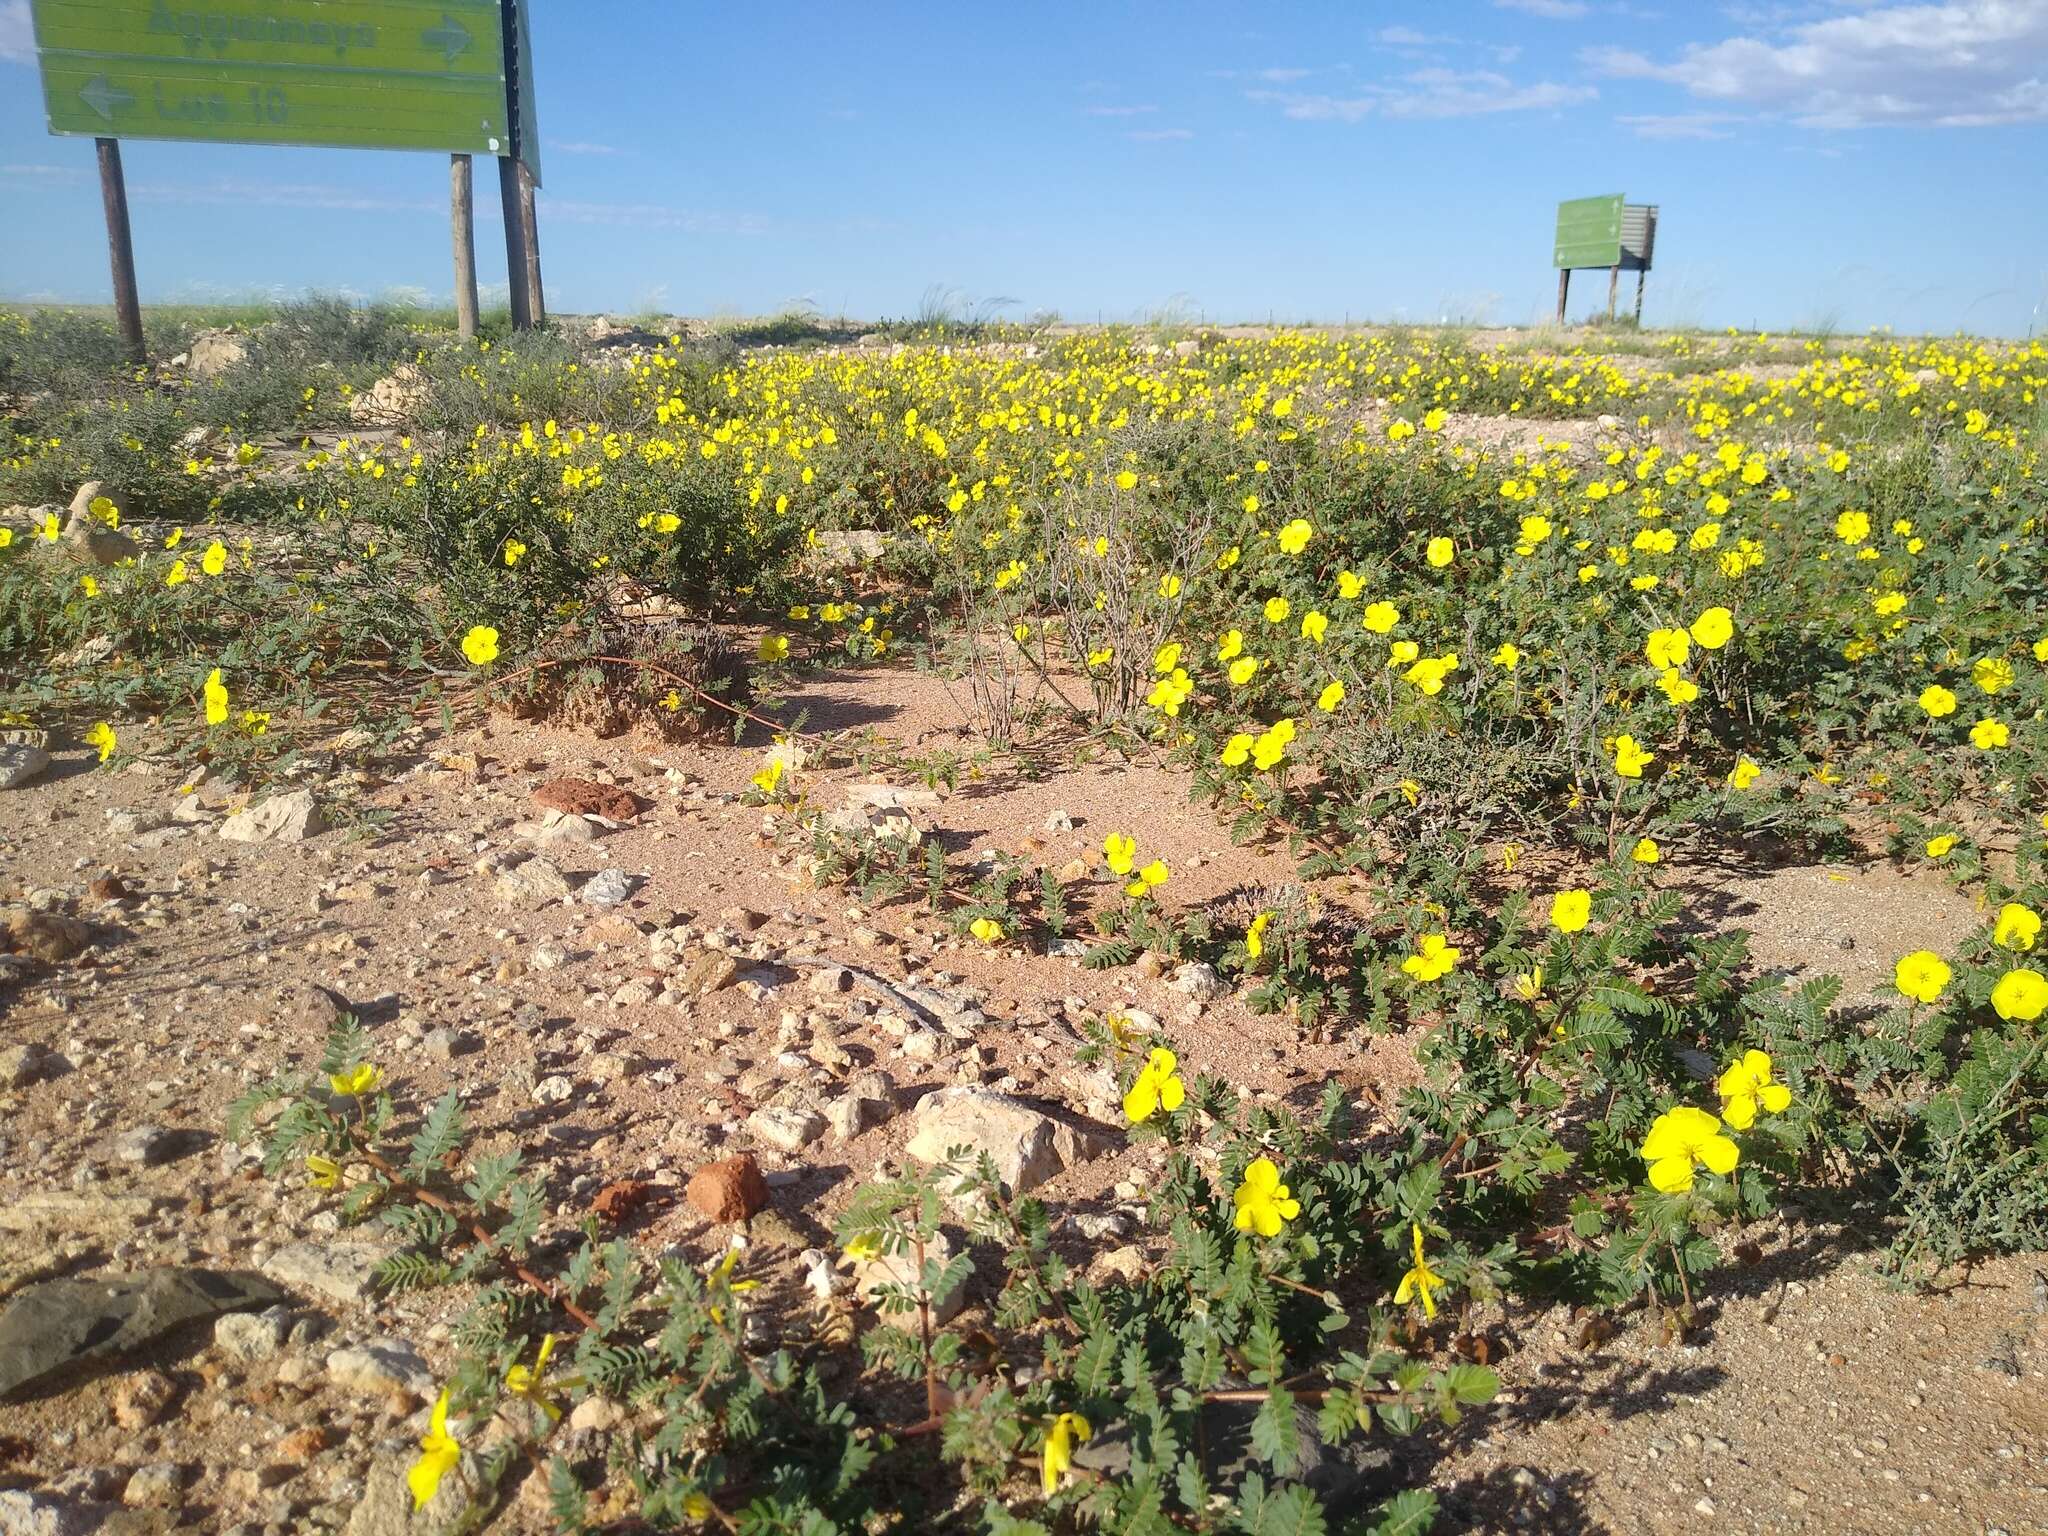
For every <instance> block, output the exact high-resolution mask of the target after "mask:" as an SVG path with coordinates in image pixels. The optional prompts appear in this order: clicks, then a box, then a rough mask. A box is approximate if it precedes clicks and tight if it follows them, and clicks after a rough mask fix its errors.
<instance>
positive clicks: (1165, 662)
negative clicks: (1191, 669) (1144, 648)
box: [1152, 640, 1180, 673]
mask: <svg viewBox="0 0 2048 1536" xmlns="http://www.w3.org/2000/svg"><path fill="white" fill-rule="evenodd" d="M1179 665H1180V642H1179V641H1178V640H1175V641H1172V642H1171V643H1169V644H1166V645H1162V646H1161V647H1159V649H1158V650H1156V651H1154V652H1153V653H1152V670H1153V671H1154V672H1161V673H1165V672H1171V671H1172V670H1173V669H1174V668H1175V667H1177V666H1179Z"/></svg>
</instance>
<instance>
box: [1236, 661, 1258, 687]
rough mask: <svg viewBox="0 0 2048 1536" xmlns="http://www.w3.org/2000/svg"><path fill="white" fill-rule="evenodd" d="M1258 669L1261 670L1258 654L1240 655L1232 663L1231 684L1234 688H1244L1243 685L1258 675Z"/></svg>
mask: <svg viewBox="0 0 2048 1536" xmlns="http://www.w3.org/2000/svg"><path fill="white" fill-rule="evenodd" d="M1258 671H1259V658H1258V657H1256V656H1240V657H1238V658H1237V660H1235V661H1233V662H1232V663H1231V664H1230V685H1231V687H1233V688H1242V687H1243V686H1244V685H1245V684H1246V683H1248V682H1250V681H1251V680H1252V679H1253V678H1254V677H1256V676H1257V675H1258Z"/></svg>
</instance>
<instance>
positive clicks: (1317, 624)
mask: <svg viewBox="0 0 2048 1536" xmlns="http://www.w3.org/2000/svg"><path fill="white" fill-rule="evenodd" d="M1329 628H1330V616H1329V615H1328V614H1326V613H1317V612H1310V613H1306V614H1303V615H1302V619H1301V638H1302V639H1304V640H1313V641H1314V642H1315V643H1316V644H1317V645H1321V644H1322V643H1323V636H1324V635H1325V634H1327V633H1328V632H1329Z"/></svg>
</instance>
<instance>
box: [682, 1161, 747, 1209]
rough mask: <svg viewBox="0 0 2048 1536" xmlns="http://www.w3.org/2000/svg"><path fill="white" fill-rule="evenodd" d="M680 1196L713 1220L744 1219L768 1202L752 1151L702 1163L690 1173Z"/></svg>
mask: <svg viewBox="0 0 2048 1536" xmlns="http://www.w3.org/2000/svg"><path fill="white" fill-rule="evenodd" d="M683 1198H684V1199H686V1200H688V1201H689V1202H690V1204H691V1205H692V1206H693V1207H694V1208H696V1209H697V1210H699V1211H701V1212H703V1213H704V1214H705V1215H706V1216H709V1217H710V1218H711V1219H712V1220H713V1221H745V1220H746V1219H747V1218H748V1217H749V1216H752V1215H753V1214H754V1213H755V1212H756V1211H760V1210H765V1209H766V1208H767V1205H768V1181H767V1180H766V1179H764V1178H762V1177H761V1165H760V1164H759V1163H757V1162H755V1161H754V1158H753V1154H752V1153H749V1152H742V1153H740V1154H739V1156H737V1157H728V1158H726V1159H725V1160H724V1161H723V1162H718V1163H706V1164H705V1165H704V1166H703V1167H702V1168H699V1169H698V1170H697V1171H696V1172H695V1173H693V1174H691V1175H690V1182H689V1184H688V1185H687V1186H686V1187H685V1188H684V1190H683Z"/></svg>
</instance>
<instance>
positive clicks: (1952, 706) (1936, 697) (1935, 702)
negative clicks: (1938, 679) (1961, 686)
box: [1920, 683, 1956, 720]
mask: <svg viewBox="0 0 2048 1536" xmlns="http://www.w3.org/2000/svg"><path fill="white" fill-rule="evenodd" d="M1920 707H1921V708H1922V709H1924V710H1926V711H1927V713H1928V714H1929V715H1931V716H1933V717H1934V718H1935V719H1937V720H1939V719H1940V718H1941V717H1942V716H1943V715H1952V714H1954V713H1955V712H1956V696H1955V695H1954V694H1952V693H1950V692H1949V691H1948V690H1947V689H1946V688H1944V687H1942V686H1941V684H1939V683H1929V684H1928V685H1927V686H1926V687H1925V688H1923V689H1921V690H1920Z"/></svg>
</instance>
